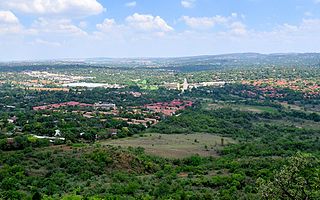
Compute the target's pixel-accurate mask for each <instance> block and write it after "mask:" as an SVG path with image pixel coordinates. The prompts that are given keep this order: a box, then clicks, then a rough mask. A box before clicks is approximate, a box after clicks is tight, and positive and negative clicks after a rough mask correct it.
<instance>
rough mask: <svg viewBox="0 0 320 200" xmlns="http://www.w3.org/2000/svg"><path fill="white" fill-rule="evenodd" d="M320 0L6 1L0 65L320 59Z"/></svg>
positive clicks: (0, 17) (1, 11)
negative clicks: (299, 55)
mask: <svg viewBox="0 0 320 200" xmlns="http://www.w3.org/2000/svg"><path fill="white" fill-rule="evenodd" d="M319 11H320V0H135V1H130V0H59V1H58V0H1V1H0V46H1V48H0V60H3V61H7V60H32V59H54V58H87V57H173V56H188V55H204V54H206V55H207V54H222V53H238V52H260V53H275V52H319V50H320V45H319V44H320V37H319V36H320V12H319Z"/></svg>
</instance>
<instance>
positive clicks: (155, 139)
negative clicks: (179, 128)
mask: <svg viewBox="0 0 320 200" xmlns="http://www.w3.org/2000/svg"><path fill="white" fill-rule="evenodd" d="M221 138H222V137H220V136H217V135H212V134H203V133H198V134H171V135H166V134H155V133H152V134H145V135H144V137H133V138H124V139H117V140H105V141H102V142H100V143H101V144H102V145H114V146H121V147H143V148H144V149H145V152H146V153H148V154H152V155H156V156H162V157H166V158H184V157H188V156H192V155H195V154H199V155H201V156H217V150H219V149H221V148H223V147H222V146H221ZM223 139H224V145H227V144H231V143H236V142H235V141H234V140H233V139H231V138H223ZM206 147H207V148H206Z"/></svg>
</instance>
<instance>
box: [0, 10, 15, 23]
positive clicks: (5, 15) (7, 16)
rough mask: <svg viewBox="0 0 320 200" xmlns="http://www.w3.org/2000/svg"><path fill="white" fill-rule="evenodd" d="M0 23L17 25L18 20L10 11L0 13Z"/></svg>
mask: <svg viewBox="0 0 320 200" xmlns="http://www.w3.org/2000/svg"><path fill="white" fill-rule="evenodd" d="M0 22H1V23H6V24H7V23H9V24H17V23H19V19H18V18H17V17H16V16H15V15H14V14H13V13H12V12H11V11H0Z"/></svg>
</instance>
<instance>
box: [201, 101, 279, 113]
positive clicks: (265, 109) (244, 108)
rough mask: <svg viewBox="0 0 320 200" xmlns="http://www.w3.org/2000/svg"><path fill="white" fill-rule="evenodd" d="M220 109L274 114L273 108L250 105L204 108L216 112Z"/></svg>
mask: <svg viewBox="0 0 320 200" xmlns="http://www.w3.org/2000/svg"><path fill="white" fill-rule="evenodd" d="M220 108H231V109H233V110H240V111H247V112H255V113H262V112H270V113H273V112H276V111H277V110H276V109H275V108H272V107H269V106H252V105H235V104H216V103H212V104H207V105H205V106H204V109H206V110H216V109H220Z"/></svg>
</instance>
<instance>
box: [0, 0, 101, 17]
mask: <svg viewBox="0 0 320 200" xmlns="http://www.w3.org/2000/svg"><path fill="white" fill-rule="evenodd" d="M0 6H2V7H4V8H7V9H10V10H14V11H19V12H23V13H29V14H35V15H52V14H56V15H70V16H77V17H78V16H89V15H97V14H100V13H102V12H103V10H104V8H103V6H102V5H101V4H100V3H99V2H97V1H96V0H1V2H0Z"/></svg>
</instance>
